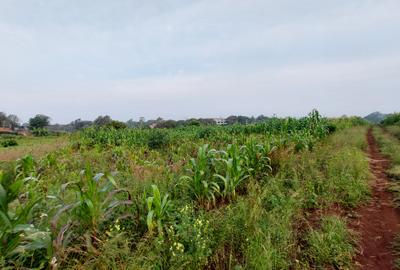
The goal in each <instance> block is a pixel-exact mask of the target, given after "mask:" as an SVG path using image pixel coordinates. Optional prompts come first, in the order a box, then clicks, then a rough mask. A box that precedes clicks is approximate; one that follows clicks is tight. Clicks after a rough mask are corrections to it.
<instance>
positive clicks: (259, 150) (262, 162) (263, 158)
mask: <svg viewBox="0 0 400 270" xmlns="http://www.w3.org/2000/svg"><path fill="white" fill-rule="evenodd" d="M273 150H274V147H271V145H270V144H266V145H262V144H258V143H257V142H256V140H255V139H250V140H249V141H248V142H247V143H246V144H245V145H244V146H242V147H241V152H242V153H243V164H244V166H245V167H246V168H248V169H249V174H250V175H252V176H253V177H255V178H261V177H263V176H267V175H268V174H269V173H271V172H272V167H271V165H270V164H271V159H270V158H269V155H270V154H271V152H272V151H273Z"/></svg>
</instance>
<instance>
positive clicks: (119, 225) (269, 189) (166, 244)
mask: <svg viewBox="0 0 400 270" xmlns="http://www.w3.org/2000/svg"><path fill="white" fill-rule="evenodd" d="M369 129H370V126H369V125H368V124H366V123H365V122H364V121H363V120H361V119H359V118H337V119H327V118H323V117H321V116H320V115H319V113H318V112H316V111H313V112H312V113H310V114H309V115H308V116H307V117H303V118H301V119H294V118H285V119H279V118H273V119H270V120H268V121H266V122H264V123H257V124H251V125H232V126H224V127H217V126H189V127H182V128H174V129H113V128H87V129H85V130H83V131H80V132H78V133H74V134H72V135H68V137H67V136H65V137H61V138H50V139H49V138H45V139H37V138H34V139H31V141H29V139H26V143H25V142H24V141H23V142H22V143H21V144H20V146H17V147H18V148H15V151H16V152H18V154H15V155H14V154H13V155H12V157H15V158H14V159H16V160H15V161H10V160H11V159H5V158H3V159H2V160H7V162H3V163H2V168H3V170H2V172H1V173H0V180H1V185H0V214H1V215H0V217H1V222H0V225H1V232H0V241H1V242H2V243H3V245H2V246H1V247H0V249H1V253H0V254H1V256H0V266H1V268H2V269H23V268H24V269H25V268H35V269H354V268H356V267H357V264H358V263H360V261H359V259H358V255H359V252H358V251H359V247H360V243H362V242H361V241H360V234H359V233H358V232H357V231H356V230H355V228H356V227H355V226H354V224H355V223H357V221H358V220H359V215H358V213H362V207H363V206H365V205H368V204H369V203H370V201H371V200H374V194H375V188H374V186H373V185H371V179H373V171H372V172H371V170H370V165H371V164H370V162H371V157H370V158H368V149H370V150H369V151H371V142H370V141H369V140H368V141H367V132H368V130H369ZM368 134H370V135H369V136H370V137H369V138H372V137H371V136H373V137H375V138H376V141H377V144H378V145H379V147H380V148H381V149H382V153H383V154H385V155H387V156H388V157H390V159H391V160H392V165H391V167H390V168H388V170H389V172H391V173H392V175H393V178H395V177H397V176H398V175H400V174H398V171H399V166H400V159H399V156H398V154H399V153H400V151H398V149H399V147H400V143H399V141H398V139H397V138H396V136H398V129H397V128H396V127H388V128H385V129H384V130H383V129H381V128H380V127H374V129H373V132H371V131H369V133H368ZM372 134H373V135H372ZM24 140H25V139H24ZM368 144H370V145H369V146H368ZM45 145H47V146H45ZM38 148H46V150H45V151H42V150H39V152H37V150H36V151H35V150H33V155H34V156H35V153H40V154H37V155H36V156H35V157H33V156H32V155H26V154H28V153H30V152H31V149H38ZM10 149H11V148H10ZM19 149H28V150H21V151H20V150H19ZM7 151H11V150H9V149H2V150H0V157H2V156H1V155H4V153H10V152H7ZM396 175H397V176H396ZM391 189H392V191H393V194H394V198H395V201H397V202H398V201H399V199H396V198H400V195H398V194H400V188H399V187H398V186H397V185H396V183H392V184H391ZM398 196H399V197H398ZM360 220H362V219H361V218H360ZM361 223H362V222H361ZM361 225H363V224H361ZM392 259H393V260H394V259H395V258H392ZM361 263H363V262H361Z"/></svg>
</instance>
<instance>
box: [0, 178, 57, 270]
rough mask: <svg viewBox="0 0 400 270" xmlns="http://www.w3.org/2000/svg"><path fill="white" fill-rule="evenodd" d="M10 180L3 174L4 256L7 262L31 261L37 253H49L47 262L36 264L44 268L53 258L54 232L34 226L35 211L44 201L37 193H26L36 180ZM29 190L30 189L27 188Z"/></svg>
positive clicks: (0, 250) (0, 222) (0, 234)
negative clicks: (40, 251)
mask: <svg viewBox="0 0 400 270" xmlns="http://www.w3.org/2000/svg"><path fill="white" fill-rule="evenodd" d="M12 177H13V176H12V174H9V175H8V176H6V175H5V174H4V173H3V172H2V171H0V242H1V243H2V244H1V245H0V254H1V255H2V256H4V257H5V258H6V259H11V258H14V259H13V260H15V258H21V259H23V258H27V257H29V256H32V254H33V253H34V252H35V251H38V250H46V256H45V257H44V258H41V259H43V260H41V259H39V258H37V260H36V262H41V264H44V263H45V262H46V261H48V260H49V259H50V258H51V256H52V242H51V237H50V232H48V231H41V230H39V229H37V228H36V227H35V226H34V225H33V224H32V211H33V208H34V207H35V206H37V205H38V204H39V202H40V201H41V198H38V197H37V196H35V192H33V189H31V190H32V191H26V192H23V189H24V188H27V187H29V184H30V183H31V182H35V181H37V179H35V178H33V177H27V178H23V177H18V176H17V177H15V178H14V179H7V178H12ZM27 190H29V188H27Z"/></svg>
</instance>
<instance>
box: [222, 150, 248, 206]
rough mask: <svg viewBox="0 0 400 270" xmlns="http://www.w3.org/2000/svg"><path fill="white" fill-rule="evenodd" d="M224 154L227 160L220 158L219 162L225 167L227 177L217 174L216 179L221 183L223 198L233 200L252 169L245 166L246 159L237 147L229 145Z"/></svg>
mask: <svg viewBox="0 0 400 270" xmlns="http://www.w3.org/2000/svg"><path fill="white" fill-rule="evenodd" d="M222 153H223V156H225V158H220V159H219V161H221V162H222V163H223V164H224V165H225V168H224V170H225V175H224V176H223V175H221V174H218V173H216V174H215V177H217V178H218V179H219V180H220V181H221V186H222V187H223V189H222V192H221V194H222V196H223V197H225V198H228V199H229V200H231V199H234V198H235V197H236V190H237V189H238V188H239V185H240V184H241V183H242V182H243V181H244V180H245V179H247V178H249V177H250V174H249V172H250V171H251V170H252V169H251V168H245V167H244V166H243V163H244V159H243V156H242V155H241V153H240V151H239V148H238V146H237V145H235V144H230V145H228V149H227V151H226V152H224V151H222Z"/></svg>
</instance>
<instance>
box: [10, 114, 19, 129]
mask: <svg viewBox="0 0 400 270" xmlns="http://www.w3.org/2000/svg"><path fill="white" fill-rule="evenodd" d="M7 119H8V122H9V124H10V126H11V128H12V129H14V128H17V127H19V125H20V120H19V118H18V116H16V115H15V114H10V115H9V116H7Z"/></svg>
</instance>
